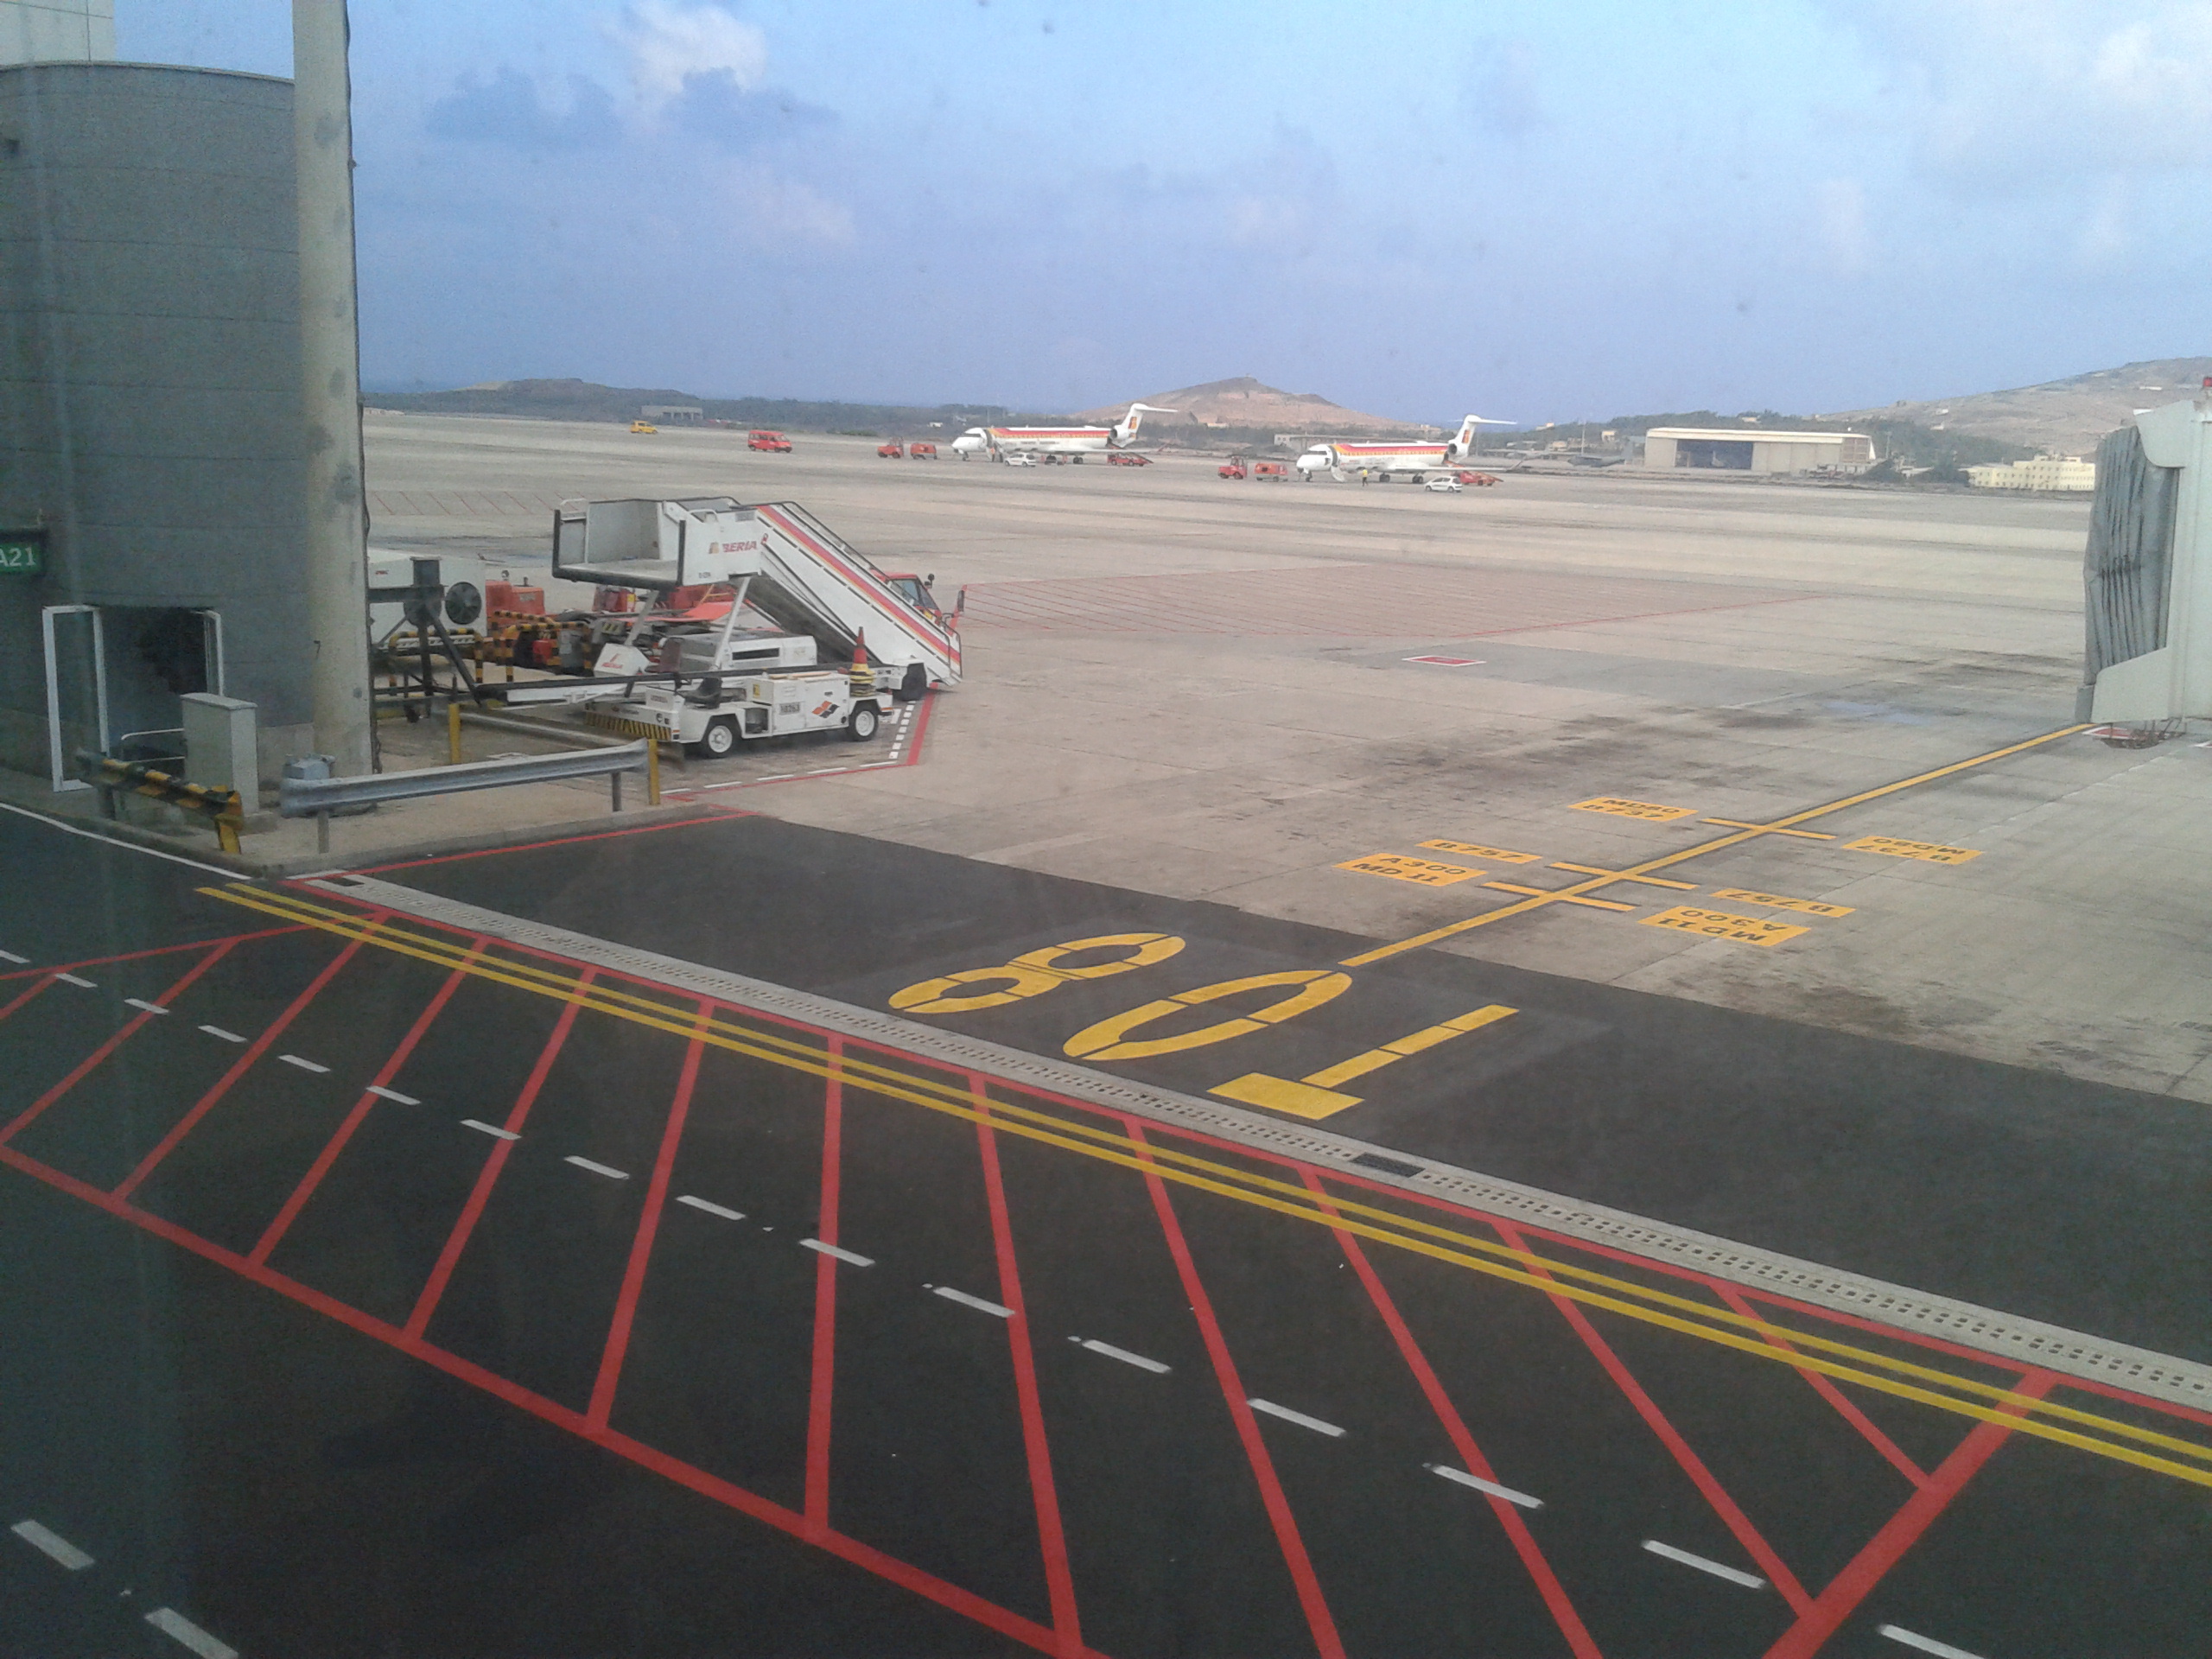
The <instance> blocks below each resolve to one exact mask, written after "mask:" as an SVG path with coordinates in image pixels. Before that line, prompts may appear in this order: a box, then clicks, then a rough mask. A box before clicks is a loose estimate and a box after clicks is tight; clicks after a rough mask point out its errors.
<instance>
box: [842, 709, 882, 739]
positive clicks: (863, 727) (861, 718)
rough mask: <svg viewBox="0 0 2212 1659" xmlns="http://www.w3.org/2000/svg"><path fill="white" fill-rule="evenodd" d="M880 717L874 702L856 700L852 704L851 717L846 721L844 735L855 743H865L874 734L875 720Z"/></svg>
mask: <svg viewBox="0 0 2212 1659" xmlns="http://www.w3.org/2000/svg"><path fill="white" fill-rule="evenodd" d="M879 719H880V715H878V714H877V713H876V708H875V705H874V703H872V702H856V703H855V704H854V705H853V717H852V719H851V720H849V721H847V722H846V725H845V735H846V736H847V737H849V738H851V739H852V740H853V741H854V742H855V743H865V742H867V741H868V739H870V738H872V737H874V735H875V728H876V722H877V721H878V720H879Z"/></svg>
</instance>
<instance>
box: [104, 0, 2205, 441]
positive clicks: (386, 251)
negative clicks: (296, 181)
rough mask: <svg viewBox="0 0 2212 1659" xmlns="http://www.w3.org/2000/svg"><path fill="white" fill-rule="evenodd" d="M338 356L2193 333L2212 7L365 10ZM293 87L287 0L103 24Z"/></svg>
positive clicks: (1845, 2) (1691, 350)
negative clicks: (347, 313)
mask: <svg viewBox="0 0 2212 1659" xmlns="http://www.w3.org/2000/svg"><path fill="white" fill-rule="evenodd" d="M352 16H353V92H354V135H355V152H356V157H357V162H358V168H357V172H356V181H357V183H356V188H357V197H358V202H357V213H358V235H359V269H360V274H361V330H362V340H361V344H362V372H363V378H364V379H365V382H367V383H368V384H371V385H377V386H380V387H385V388H395V387H400V386H404V385H413V384H417V383H419V384H422V385H429V386H452V385H467V384H471V383H474V382H479V381H484V380H497V379H511V378H535V377H558V376H567V375H575V376H578V377H581V378H584V379H588V380H598V381H603V382H606V383H608V384H612V385H636V386H667V387H671V388H674V389H678V390H682V391H690V392H693V393H696V394H700V395H702V396H709V397H742V396H767V397H808V398H837V399H851V400H854V401H861V402H893V403H916V404H938V403H948V402H956V401H958V402H977V403H995V404H1007V405H1009V406H1011V407H1014V408H1018V409H1026V410H1076V409H1084V408H1089V407H1091V406H1093V405H1096V404H1103V403H1107V402H1109V401H1112V400H1114V399H1117V398H1129V397H1139V396H1141V395H1143V394H1144V393H1147V392H1151V391H1165V390H1167V389H1170V388H1173V387H1179V386H1184V385H1192V384H1196V383H1198V382H1202V381H1206V380H1214V379H1221V378H1228V377H1230V376H1234V375H1240V374H1250V375H1255V376H1257V377H1258V378H1260V379H1262V380H1263V381H1266V382H1267V383H1268V384H1269V385H1275V386H1280V387H1282V388H1284V389H1286V390H1288V391H1317V392H1319V393H1321V394H1322V395H1324V396H1325V397H1330V398H1332V399H1334V400H1335V401H1337V402H1338V403H1340V404H1346V405H1348V406H1350V407H1352V408H1356V409H1360V410H1368V411H1370V412H1374V413H1378V414H1383V415H1388V416H1395V417H1397V418H1401V419H1406V420H1419V421H1433V422H1438V423H1456V422H1457V421H1458V419H1459V416H1461V415H1462V414H1465V413H1469V412H1477V413H1480V414H1483V415H1485V416H1495V417H1503V418H1508V419H1513V420H1518V421H1521V422H1524V423H1536V422H1540V421H1546V420H1573V419H1579V418H1584V417H1592V418H1599V419H1602V418H1604V417H1605V416H1611V415H1617V414H1630V413H1637V412H1645V411H1656V410H1691V409H1699V408H1712V409H1717V410H1723V411H1733V410H1746V409H1757V408H1775V409H1779V410H1784V411H1789V412H1801V413H1811V412H1818V411H1823V410H1843V409H1851V408H1862V407H1867V406H1871V405H1874V404H1887V403H1889V402H1891V401H1892V400H1893V399H1898V398H1913V399H1919V398H1923V397H1945V396H1955V395H1961V394H1965V393H1968V392H1974V391H1989V390H1993V389H1997V388H2000V387H2007V386H2014V385H2027V384H2031V383H2034V382H2037V381H2041V380H2046V379H2052V378H2059V377H2062V376H2065V375H2069V374H2075V373H2081V372H2087V371H2090V370H2094V369H2101V368H2107V367H2112V366H2115V365H2120V364H2122V363H2126V362H2130V361H2134V360H2139V359H2152V358H2162V357H2176V356H2187V355H2197V354H2202V353H2207V352H2212V303H2208V302H2212V214H2208V213H2206V212H2205V211H2204V204H2205V203H2206V202H2207V201H2212V0H2187V3H2166V0H2101V3H2075V0H1940V3H1936V4H1933V5H1930V4H1928V3H1925V0H1835V3H1831V0H1762V3H1759V4H1756V5H1751V4H1744V5H1722V6H1714V5H1712V4H1710V3H1696V4H1676V3H1669V0H1643V3H1612V0H1599V3H1592V4H1587V5H1583V6H1578V7H1554V8H1545V9H1538V8H1531V7H1512V8H1508V7H1504V6H1496V5H1484V4H1472V5H1471V4H1468V3H1465V0H1452V3H1434V4H1431V3H1419V0H1400V3H1395V4H1393V5H1391V6H1389V7H1387V8H1385V7H1376V8H1372V9H1363V8H1357V7H1353V8H1346V7H1344V5H1342V4H1340V3H1332V4H1327V5H1322V4H1304V3H1286V0H1275V3H1269V4H1265V5H1260V4H1250V5H1240V4H1236V3H1226V0H1224V3H1217V4H1210V5H1207V6H1204V7H1198V6H1191V5H1188V4H1183V3H1158V0H1122V3H1118V4H1114V5H1102V4H1098V3H1096V0H1093V3H1087V4H1083V5H1080V6H1077V5H1070V4H1066V3H1058V0H1035V3H1033V0H897V3H891V0H885V3H868V4H864V3H841V0H806V3H786V4H772V3H744V0H728V3H717V0H470V3H469V4H467V5H466V6H454V5H451V4H448V3H443V0H353V8H352ZM116 24H117V35H118V55H120V56H121V57H122V58H124V60H133V61H141V62H168V63H197V64H201V65H205V66H207V67H219V68H233V69H243V70H250V71H254V72H257V73H268V74H280V75H281V74H288V73H289V72H290V67H291V49H290V8H289V4H288V3H286V0H117V4H116Z"/></svg>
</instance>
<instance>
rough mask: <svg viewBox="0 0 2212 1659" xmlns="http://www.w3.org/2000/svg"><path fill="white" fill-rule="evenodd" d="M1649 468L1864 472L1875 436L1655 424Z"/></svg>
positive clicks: (1647, 453) (1647, 445)
mask: <svg viewBox="0 0 2212 1659" xmlns="http://www.w3.org/2000/svg"><path fill="white" fill-rule="evenodd" d="M1643 439H1644V442H1643V465H1644V467H1645V468H1646V469H1647V470H1650V471H1656V472H1667V471H1671V470H1672V469H1674V468H1675V467H1699V468H1710V469H1712V470H1714V471H1719V472H1737V473H1808V472H1810V471H1812V470H1813V469H1814V468H1815V467H1833V468H1834V470H1836V471H1837V472H1840V473H1863V472H1865V471H1866V468H1868V467H1872V465H1873V464H1874V440H1873V439H1872V438H1870V437H1867V436H1866V435H1865V434H1864V433H1859V432H1767V431H1762V430H1759V429H1756V428H1749V429H1747V428H1744V427H1733V428H1730V427H1715V428H1705V427H1695V426H1656V427H1654V428H1652V429H1651V430H1650V431H1649V432H1647V433H1645V434H1644V435H1643Z"/></svg>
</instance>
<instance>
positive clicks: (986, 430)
mask: <svg viewBox="0 0 2212 1659" xmlns="http://www.w3.org/2000/svg"><path fill="white" fill-rule="evenodd" d="M1179 413H1181V411H1180V410H1173V409H1161V408H1160V407H1159V406H1158V405H1156V404H1130V405H1129V412H1128V414H1126V415H1124V416H1122V418H1121V419H1120V420H1118V421H1116V423H1114V424H1113V425H1111V426H971V427H969V429H967V430H966V431H965V432H963V433H962V434H961V435H959V436H958V437H957V438H955V439H954V440H953V441H952V450H953V453H954V454H957V455H958V456H959V457H960V459H961V460H963V461H965V460H967V459H968V457H969V456H970V455H995V456H1000V457H1004V456H1007V455H1019V454H1031V455H1065V456H1067V457H1068V458H1069V459H1071V460H1073V461H1081V460H1082V459H1083V458H1084V456H1085V455H1096V454H1103V452H1105V451H1106V450H1109V449H1124V448H1128V446H1129V444H1130V443H1131V442H1134V441H1135V438H1136V435H1137V426H1138V424H1139V423H1141V421H1142V420H1143V419H1144V417H1145V416H1147V415H1175V414H1179Z"/></svg>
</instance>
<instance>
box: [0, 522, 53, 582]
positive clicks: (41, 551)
mask: <svg viewBox="0 0 2212 1659" xmlns="http://www.w3.org/2000/svg"><path fill="white" fill-rule="evenodd" d="M45 574H46V532H45V531H42V530H0V575H9V576H40V575H45Z"/></svg>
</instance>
